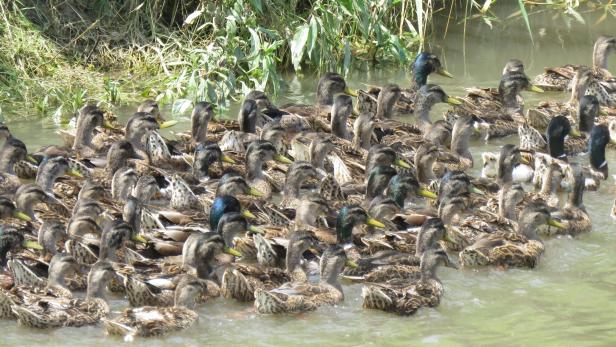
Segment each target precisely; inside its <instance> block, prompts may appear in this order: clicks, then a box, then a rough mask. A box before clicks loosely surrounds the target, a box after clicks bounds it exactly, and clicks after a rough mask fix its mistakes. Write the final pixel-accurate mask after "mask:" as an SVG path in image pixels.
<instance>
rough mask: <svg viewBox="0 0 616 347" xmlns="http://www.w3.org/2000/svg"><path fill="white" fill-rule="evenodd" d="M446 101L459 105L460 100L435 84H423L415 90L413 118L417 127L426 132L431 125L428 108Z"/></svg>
mask: <svg viewBox="0 0 616 347" xmlns="http://www.w3.org/2000/svg"><path fill="white" fill-rule="evenodd" d="M440 102H442V103H447V104H449V105H460V104H461V103H462V102H461V101H460V100H458V99H457V98H454V97H451V96H449V95H447V93H445V91H443V89H442V88H441V87H439V86H438V85H436V84H425V85H423V86H421V88H419V90H417V96H416V98H415V104H414V107H415V112H414V115H415V118H416V121H417V125H418V127H419V128H420V129H421V130H422V131H423V132H424V133H427V132H428V131H429V130H430V127H431V126H432V120H431V119H430V110H431V109H432V107H433V106H434V105H435V104H437V103H440Z"/></svg>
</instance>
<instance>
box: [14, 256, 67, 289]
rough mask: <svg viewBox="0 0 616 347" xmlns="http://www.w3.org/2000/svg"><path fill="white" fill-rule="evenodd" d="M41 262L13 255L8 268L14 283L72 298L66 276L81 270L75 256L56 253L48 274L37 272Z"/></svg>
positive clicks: (18, 285) (22, 286) (50, 263)
mask: <svg viewBox="0 0 616 347" xmlns="http://www.w3.org/2000/svg"><path fill="white" fill-rule="evenodd" d="M30 264H32V266H31V265H30ZM39 264H40V262H35V263H34V262H30V261H29V260H28V259H26V258H18V257H13V259H11V260H9V261H8V268H9V270H10V272H11V274H12V275H13V281H14V285H15V286H17V287H21V288H28V289H45V290H47V291H48V293H51V295H54V296H57V297H64V298H72V296H73V294H72V293H71V291H70V289H69V287H68V284H67V282H66V277H67V276H69V275H75V274H77V273H78V271H79V266H78V264H77V261H76V260H75V258H73V257H72V256H71V255H69V254H65V253H58V254H55V255H54V256H53V257H52V258H51V261H50V262H49V265H48V269H47V276H40V275H39V274H37V271H38V270H42V269H41V267H37V265H39Z"/></svg>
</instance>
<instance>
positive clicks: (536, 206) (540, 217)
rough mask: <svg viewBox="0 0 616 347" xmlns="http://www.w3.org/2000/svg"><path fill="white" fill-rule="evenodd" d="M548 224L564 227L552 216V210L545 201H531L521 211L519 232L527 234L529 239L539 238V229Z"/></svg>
mask: <svg viewBox="0 0 616 347" xmlns="http://www.w3.org/2000/svg"><path fill="white" fill-rule="evenodd" d="M546 225H549V226H553V227H556V228H559V229H563V228H564V226H563V224H561V223H560V222H558V221H556V220H554V219H552V218H551V216H550V211H549V210H548V207H547V206H546V204H545V202H544V201H542V200H535V201H531V202H530V203H528V204H527V205H526V206H525V207H524V209H523V210H522V212H521V213H520V216H519V218H518V233H520V234H522V235H524V236H526V238H528V239H529V240H539V236H538V234H537V229H539V228H540V227H543V226H546Z"/></svg>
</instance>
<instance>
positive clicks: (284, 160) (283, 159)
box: [274, 154, 293, 164]
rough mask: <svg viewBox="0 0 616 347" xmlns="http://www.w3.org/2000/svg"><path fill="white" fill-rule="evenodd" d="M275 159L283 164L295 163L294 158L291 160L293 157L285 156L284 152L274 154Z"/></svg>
mask: <svg viewBox="0 0 616 347" xmlns="http://www.w3.org/2000/svg"><path fill="white" fill-rule="evenodd" d="M274 160H275V161H277V162H279V163H283V164H293V160H291V159H289V158H287V157H285V156H284V155H282V154H276V155H275V156H274Z"/></svg>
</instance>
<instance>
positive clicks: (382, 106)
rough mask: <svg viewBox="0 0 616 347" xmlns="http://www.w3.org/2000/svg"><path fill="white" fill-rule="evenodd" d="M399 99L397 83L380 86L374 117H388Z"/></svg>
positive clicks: (391, 114)
mask: <svg viewBox="0 0 616 347" xmlns="http://www.w3.org/2000/svg"><path fill="white" fill-rule="evenodd" d="M399 99H400V87H399V86H398V85H397V84H393V83H392V84H386V85H384V86H383V87H382V88H381V91H380V93H379V97H378V99H377V101H376V102H377V107H376V119H389V118H391V117H392V116H393V108H394V105H395V104H396V102H397V101H398V100H399Z"/></svg>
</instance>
